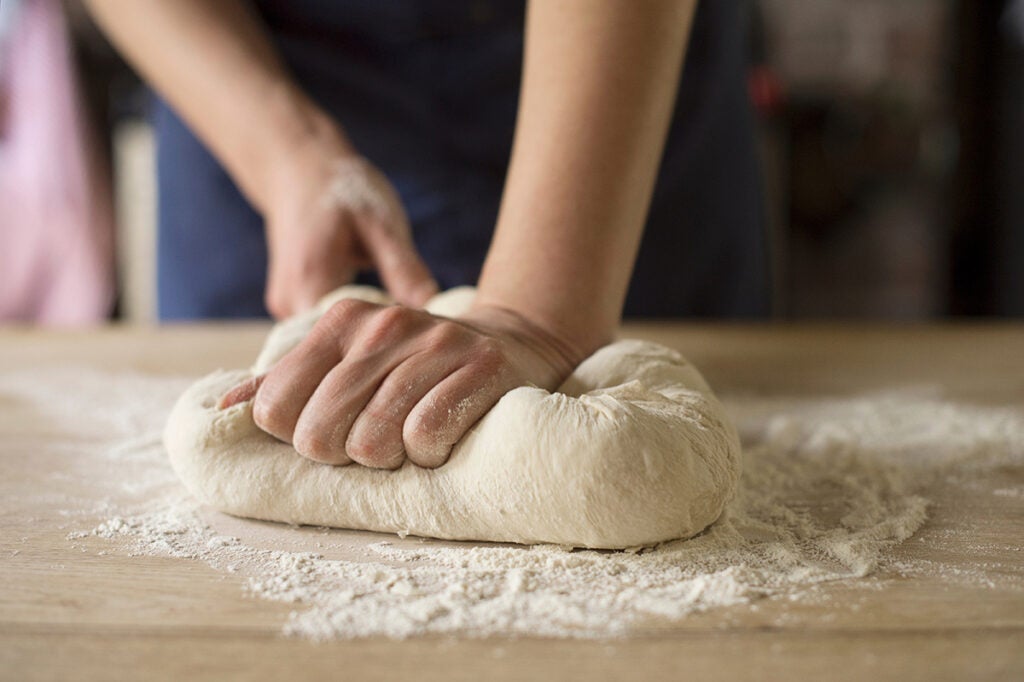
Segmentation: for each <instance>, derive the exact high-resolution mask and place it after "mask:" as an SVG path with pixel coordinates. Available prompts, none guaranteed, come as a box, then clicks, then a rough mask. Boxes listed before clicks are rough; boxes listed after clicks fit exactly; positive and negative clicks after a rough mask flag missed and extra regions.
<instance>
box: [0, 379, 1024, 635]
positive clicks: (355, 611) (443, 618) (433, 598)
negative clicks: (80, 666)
mask: <svg viewBox="0 0 1024 682" xmlns="http://www.w3.org/2000/svg"><path fill="white" fill-rule="evenodd" d="M186 383H187V381H185V380H176V379H175V380H172V379H158V378H152V377H143V376H137V375H127V374H122V375H115V376H111V375H109V374H100V373H95V372H91V371H84V372H83V371H70V370H68V371H53V372H51V373H48V374H46V375H44V376H40V375H39V374H38V373H34V374H33V375H31V376H29V375H28V374H27V373H26V374H25V375H24V376H21V375H16V374H8V375H6V376H2V377H0V392H2V393H0V395H3V397H4V400H5V403H6V404H8V405H14V406H16V407H17V406H20V408H19V409H34V410H36V411H37V412H41V413H45V414H47V415H50V420H51V423H53V424H54V425H60V429H59V432H62V433H68V434H76V436H75V438H74V439H72V438H71V437H70V436H69V437H68V439H65V440H64V441H61V439H60V438H59V437H58V438H52V437H51V438H50V439H49V441H48V442H53V443H55V445H54V446H53V452H52V453H49V454H50V455H51V456H53V457H57V458H58V459H57V460H54V461H59V462H61V463H62V466H61V467H58V468H55V474H54V476H59V477H69V476H72V477H77V478H78V479H80V480H84V481H86V482H88V486H86V487H88V488H91V489H92V490H95V491H97V493H96V494H97V495H101V497H94V498H91V499H89V500H82V499H73V498H70V497H66V498H65V499H66V504H67V505H69V506H68V514H69V515H72V516H73V515H75V514H76V513H77V512H75V510H76V509H78V510H84V511H82V512H80V516H81V517H82V518H80V519H79V521H78V526H71V527H70V529H71V530H72V531H73V532H71V533H70V534H69V539H70V540H71V541H72V542H74V543H76V544H77V545H80V546H82V547H84V548H87V549H88V550H90V551H95V550H97V548H98V547H99V551H100V552H101V553H108V552H110V553H113V552H125V551H127V552H129V553H133V554H142V555H163V556H172V557H181V558H182V559H186V560H198V561H203V562H206V563H207V564H209V565H210V566H212V567H214V568H215V569H217V570H219V571H224V572H225V573H230V574H234V575H237V576H240V578H239V581H240V582H241V583H244V585H245V589H246V590H247V591H248V592H249V593H251V594H252V595H254V596H255V597H258V598H263V599H270V600H277V601H284V602H288V603H290V604H293V605H294V607H293V608H294V610H293V611H292V614H291V617H290V618H289V620H288V622H287V623H286V624H285V625H284V631H285V632H286V633H289V634H293V635H299V636H306V637H311V638H316V639H329V638H336V637H344V638H349V637H363V636H379V635H383V636H388V637H396V638H401V637H409V636H416V635H422V634H439V633H444V634H460V635H469V636H487V635H523V636H525V635H540V636H555V637H610V636H621V635H628V634H630V633H634V632H638V631H640V630H643V629H644V628H647V627H656V626H657V625H658V624H659V623H663V622H665V620H666V619H667V620H669V621H672V620H678V619H681V618H684V617H685V616H687V615H688V614H692V613H695V612H699V611H705V610H708V609H714V608H717V607H723V606H729V605H749V606H747V608H757V602H758V601H759V600H762V599H791V600H801V599H803V600H808V599H815V598H816V595H817V594H819V588H820V586H821V585H822V584H823V583H825V582H829V581H836V580H852V581H853V582H854V583H856V582H857V581H856V580H855V579H857V578H861V577H864V576H868V575H870V574H872V573H873V572H879V571H880V572H886V571H888V572H897V573H899V572H903V573H906V572H907V571H910V572H911V573H912V572H913V571H914V570H924V567H921V566H917V567H915V566H911V565H908V564H907V563H906V562H897V561H896V560H895V559H894V558H893V555H892V553H891V552H890V550H891V549H892V548H893V547H894V546H895V545H896V544H898V543H900V542H901V541H904V540H906V539H907V538H909V537H910V536H911V535H913V534H914V532H915V531H916V530H917V529H918V528H920V527H921V525H922V524H923V523H924V522H925V519H926V516H927V509H928V503H927V502H926V500H925V499H924V498H923V497H922V496H921V492H922V491H923V490H925V489H926V487H927V486H928V485H929V484H931V483H934V482H942V481H945V482H946V483H948V482H949V481H950V480H954V481H956V480H958V481H961V482H968V481H970V480H971V477H972V476H975V475H977V474H978V473H979V472H984V471H986V470H993V469H995V468H997V467H1007V466H1010V467H1021V466H1022V465H1024V412H1021V411H1015V410H1010V409H999V408H986V407H978V406H969V405H964V404H957V403H953V402H950V401H947V400H944V399H943V398H942V397H941V394H940V393H939V392H938V391H934V390H926V389H922V390H908V391H896V392H886V393H876V394H870V395H861V396H857V397H853V398H832V399H822V400H817V401H804V400H784V399H779V398H767V397H756V396H747V397H743V398H735V397H734V398H732V399H730V398H729V397H728V396H725V400H724V402H725V404H726V406H727V408H728V409H729V411H730V413H731V414H732V416H733V418H734V419H735V421H736V424H737V425H738V427H739V429H740V432H741V434H742V437H743V441H744V450H745V454H744V473H743V479H742V483H741V487H740V492H739V496H738V497H737V499H736V500H734V502H733V503H732V504H731V505H730V507H729V509H728V511H727V514H726V515H725V516H724V517H723V518H722V519H721V520H720V521H719V522H718V523H716V524H715V525H714V526H712V527H711V528H709V529H708V530H707V531H706V532H705V533H703V534H701V535H699V536H698V537H696V538H694V539H692V540H689V541H685V542H675V543H668V544H666V545H662V546H660V547H658V548H655V549H651V550H643V551H638V552H633V553H630V552H596V551H570V550H567V549H564V548H559V547H550V546H545V547H534V548H526V547H519V546H500V545H490V546H487V545H484V546H480V545H460V544H458V543H445V542H437V541H423V540H418V539H415V538H404V539H403V538H397V537H391V538H389V537H385V536H380V535H374V534H370V533H352V532H347V533H346V532H339V531H330V530H327V529H310V528H303V529H289V528H287V527H284V526H276V525H273V524H263V523H259V522H251V521H241V520H228V519H226V518H225V517H221V516H220V515H217V514H215V513H212V512H209V511H208V510H202V509H199V508H197V505H196V504H195V503H194V502H193V501H191V500H190V499H189V498H188V496H187V494H186V493H185V492H184V490H183V489H182V488H181V487H180V484H178V482H177V480H176V478H175V476H174V473H173V472H172V471H171V469H170V467H169V465H168V464H167V462H166V459H165V456H164V453H163V451H162V449H161V446H160V430H161V428H162V427H163V421H164V418H165V417H166V414H167V411H168V409H169V408H170V406H171V404H172V402H173V400H174V399H175V398H176V397H177V396H178V394H179V393H180V391H181V390H182V388H183V387H184V386H185V384H186ZM55 431H57V429H56V427H55ZM76 489H79V490H80V489H82V486H79V487H77V488H76ZM1019 492H1020V491H1017V490H1016V489H1015V488H1014V489H1006V490H1001V491H996V493H995V494H1001V495H1016V494H1019ZM97 517H100V518H101V519H104V520H103V521H102V523H99V525H96V523H95V521H94V519H96V518H97ZM89 519H93V521H89ZM225 524H227V525H230V526H231V527H232V532H230V533H225V532H222V531H221V530H219V529H218V528H220V527H223V526H224V525H225ZM267 532H270V533H271V534H272V535H273V538H275V540H274V541H273V542H268V541H266V535H265V534H266V533H267ZM260 533H263V534H264V535H263V540H260ZM96 537H99V538H111V539H113V540H116V542H102V541H100V540H97V539H96ZM254 538H255V540H254ZM283 538H288V540H287V541H285V540H283ZM268 545H269V546H268ZM282 547H290V548H291V549H287V550H286V549H282ZM339 557H344V558H339Z"/></svg>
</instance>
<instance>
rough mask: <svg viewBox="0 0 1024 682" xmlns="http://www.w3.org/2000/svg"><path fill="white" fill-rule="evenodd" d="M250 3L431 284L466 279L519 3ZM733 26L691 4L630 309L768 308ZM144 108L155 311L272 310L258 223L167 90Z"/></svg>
mask: <svg viewBox="0 0 1024 682" xmlns="http://www.w3.org/2000/svg"><path fill="white" fill-rule="evenodd" d="M257 7H258V8H259V11H260V13H261V14H262V15H263V17H264V19H265V21H266V22H267V24H268V26H269V27H270V30H271V32H272V34H273V37H274V41H275V43H276V44H277V46H278V47H279V49H280V50H281V53H282V54H283V56H284V59H285V61H286V62H287V63H288V65H289V67H290V68H291V70H292V72H293V73H294V74H295V76H296V78H297V79H298V81H299V82H300V83H301V84H302V86H303V87H304V88H305V89H306V90H307V91H308V92H309V93H310V94H311V95H312V96H313V97H314V99H316V100H317V101H318V102H319V103H320V104H321V105H322V106H323V107H324V108H325V109H326V110H327V111H329V112H331V113H332V114H333V115H334V116H335V117H336V118H337V120H338V121H340V122H341V124H342V126H343V127H344V129H345V131H346V133H347V134H348V135H349V137H350V138H351V139H352V140H353V142H354V143H355V145H356V147H357V148H358V149H359V150H360V151H361V152H362V153H363V154H364V155H366V156H367V157H368V158H369V159H370V160H371V161H373V163H375V164H376V165H377V166H378V167H380V168H381V169H382V170H383V171H384V172H385V173H386V174H387V175H388V177H389V178H390V179H391V181H392V182H393V183H394V185H395V187H396V188H397V189H398V191H399V193H400V194H401V196H402V200H403V202H404V204H405V206H406V209H407V211H408V213H409V217H410V219H411V222H412V226H413V233H414V237H415V240H416V244H417V246H418V247H419V249H420V251H421V253H422V254H423V256H424V258H425V259H426V261H427V264H428V265H429V266H430V268H431V270H432V271H433V273H434V275H435V276H436V277H437V279H438V281H439V283H440V284H441V286H442V287H443V288H447V287H451V286H456V285H460V284H473V283H475V282H476V279H477V277H478V275H479V273H480V268H481V265H482V263H483V259H484V255H485V254H486V251H487V247H488V244H489V243H490V239H491V234H492V231H493V228H494V223H495V220H496V218H497V213H498V204H499V200H500V198H501V190H502V186H503V183H504V176H505V171H506V166H507V163H508V157H509V151H510V148H511V142H512V134H513V128H514V125H515V113H516V102H517V98H518V87H519V77H520V65H521V60H522V48H523V44H522V41H523V3H522V2H521V0H519V1H507V0H480V1H475V0H401V1H398V0H390V1H388V2H370V1H366V2H316V1H314V0H261V1H260V2H258V3H257ZM740 23H741V22H740V17H739V14H738V6H737V3H736V2H733V1H726V0H716V1H715V2H702V3H700V5H699V9H698V12H697V17H696V19H695V24H694V30H693V35H692V37H691V41H690V47H689V52H688V56H687V62H686V68H685V72H684V74H683V77H682V82H681V85H680V91H679V96H678V100H677V103H676V110H675V114H674V119H673V124H672V127H671V130H670V133H669V137H668V141H667V144H666V147H665V153H664V157H663V160H662V167H661V170H660V174H659V177H658V183H657V187H656V189H655V194H654V199H653V203H652V206H651V212H650V216H649V219H648V222H647V225H646V227H645V232H644V238H643V243H642V245H641V249H640V254H639V256H638V259H637V264H636V269H635V271H634V275H633V279H632V282H631V285H630V290H629V294H628V297H627V301H626V313H627V314H628V315H641V316H717V317H750V316H760V315H764V314H766V313H767V312H768V307H769V290H768V281H769V277H768V262H767V245H766V235H765V229H764V223H763V217H762V199H761V193H760V186H759V179H758V172H757V160H756V156H755V145H754V135H753V124H752V117H751V113H750V109H749V105H748V102H747V97H746V89H745V73H746V63H745V50H744V41H743V33H742V30H741V26H740ZM154 113H155V116H154V122H155V126H156V131H157V139H158V150H159V151H158V169H159V197H160V199H159V223H160V225H159V259H158V260H159V264H158V270H159V286H158V291H159V311H160V316H161V318H163V319H181V318H205V317H251V316H262V315H266V310H265V309H264V306H263V289H264V284H265V274H266V265H267V256H266V244H265V241H264V234H263V225H262V220H261V219H260V217H259V216H258V215H257V214H256V213H255V212H254V211H253V210H252V209H251V208H250V207H249V206H248V204H247V203H246V202H245V200H244V199H243V198H242V196H241V195H240V194H239V192H238V190H237V189H236V187H235V186H234V184H233V183H232V181H231V179H230V178H229V177H228V176H227V174H226V173H225V172H224V171H223V169H222V168H221V167H220V166H219V165H218V163H217V162H216V161H215V160H214V159H213V158H212V157H211V156H210V154H209V153H208V152H207V151H206V149H205V148H204V147H203V146H202V145H201V144H200V143H199V142H198V141H197V140H196V139H195V138H194V137H193V136H192V135H191V133H190V132H189V131H188V129H187V128H186V127H185V126H184V125H183V124H182V122H181V121H180V120H179V119H178V118H177V117H176V116H175V114H174V113H173V112H172V111H171V110H170V109H169V108H168V107H167V106H166V105H165V104H164V103H163V102H160V101H158V102H157V104H156V107H155V112H154ZM364 280H365V281H373V278H372V277H369V278H368V279H367V278H364Z"/></svg>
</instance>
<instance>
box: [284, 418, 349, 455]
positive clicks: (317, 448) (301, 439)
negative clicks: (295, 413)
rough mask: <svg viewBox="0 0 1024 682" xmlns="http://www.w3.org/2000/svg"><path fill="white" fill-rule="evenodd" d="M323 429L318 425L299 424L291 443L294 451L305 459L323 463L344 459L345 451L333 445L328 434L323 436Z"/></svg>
mask: <svg viewBox="0 0 1024 682" xmlns="http://www.w3.org/2000/svg"><path fill="white" fill-rule="evenodd" d="M324 431H325V429H323V428H321V427H319V426H304V425H300V426H299V427H298V428H296V429H295V436H294V438H293V442H292V445H293V446H294V448H295V451H296V452H298V453H299V454H300V455H302V456H303V457H305V458H306V459H311V460H313V461H315V462H323V463H325V464H338V463H341V462H343V461H345V459H346V457H345V453H344V452H339V451H338V449H337V448H335V447H333V443H332V439H331V438H330V436H327V437H324Z"/></svg>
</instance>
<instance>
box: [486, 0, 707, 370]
mask: <svg viewBox="0 0 1024 682" xmlns="http://www.w3.org/2000/svg"><path fill="white" fill-rule="evenodd" d="M694 6H695V0H645V1H644V2H639V3H637V2H631V1H629V0H615V1H607V2H593V1H591V0H559V1H557V2H556V1H555V0H544V1H542V2H536V1H535V2H531V4H530V6H529V11H528V16H527V38H526V56H525V61H524V68H523V87H522V93H521V95H520V106H519V115H518V121H517V127H516V138H515V144H514V146H513V152H512V160H511V163H510V166H509V174H508V179H507V181H506V186H505V193H504V197H503V199H502V206H501V211H500V214H499V218H498V226H497V231H496V234H495V238H494V241H493V243H492V245H491V250H490V252H489V254H488V257H487V261H486V263H485V267H484V271H483V274H482V275H481V278H480V297H479V301H480V303H481V304H490V305H497V306H500V307H504V308H509V309H511V310H513V311H515V312H517V313H519V314H522V315H524V316H525V317H527V318H528V319H529V320H530V321H532V322H534V323H536V324H539V325H540V326H542V327H544V328H546V329H549V330H551V331H553V332H554V333H555V334H556V335H558V336H560V337H562V338H563V339H565V340H566V341H568V342H569V343H571V344H573V345H574V346H575V347H577V348H580V349H581V350H584V351H586V352H589V351H591V350H593V349H594V348H596V347H597V346H599V345H601V344H603V343H605V342H607V341H609V340H610V338H611V335H612V333H613V331H614V329H615V327H616V326H617V324H618V322H619V318H620V316H621V311H622V305H623V301H624V299H625V294H626V289H627V287H628V284H629V279H630V275H631V272H632V267H633V262H634V260H635V258H636V251H637V248H638V245H639V241H640V235H641V232H642V229H643V224H644V222H645V219H646V215H647V211H648V207H649V204H650V197H651V194H652V192H653V188H654V182H655V178H656V175H657V169H658V165H659V161H660V158H661V152H662V148H663V145H664V140H665V136H666V134H667V130H668V123H669V120H670V118H671V113H672V107H673V104H674V101H675V93H676V84H677V83H678V80H679V70H680V68H681V64H682V59H683V53H684V51H685V45H686V41H687V37H688V35H689V29H690V23H691V20H692V15H693V9H694Z"/></svg>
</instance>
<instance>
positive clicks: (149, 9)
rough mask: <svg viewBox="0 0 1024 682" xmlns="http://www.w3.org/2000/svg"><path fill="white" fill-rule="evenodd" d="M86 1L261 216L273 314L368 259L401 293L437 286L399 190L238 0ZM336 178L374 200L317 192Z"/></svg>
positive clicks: (312, 298)
mask: <svg viewBox="0 0 1024 682" xmlns="http://www.w3.org/2000/svg"><path fill="white" fill-rule="evenodd" d="M87 2H88V4H89V8H90V10H91V12H92V14H93V16H94V17H95V18H96V20H97V22H98V23H99V24H100V26H101V27H102V28H103V29H104V31H105V32H106V33H107V35H108V36H109V37H110V38H111V40H112V41H113V43H114V44H115V45H116V46H117V47H118V48H119V49H120V50H121V52H122V53H124V55H125V56H126V57H127V58H128V60H129V61H130V62H131V63H132V64H133V65H134V66H135V68H136V69H138V70H139V72H140V73H141V74H142V75H143V77H144V78H145V79H146V80H147V81H148V82H149V83H150V84H151V85H152V86H153V87H154V88H155V89H156V90H157V91H159V92H160V93H161V94H162V95H163V96H164V98H165V99H167V100H168V102H170V104H171V105H172V106H173V107H174V109H175V110H176V111H177V112H178V113H179V114H180V115H181V116H182V118H184V119H185V121H186V122H187V123H188V125H189V127H190V128H191V129H192V130H193V131H194V132H195V133H196V134H197V135H198V137H200V138H201V139H202V140H203V142H204V143H205V144H206V146H207V147H208V148H209V149H210V150H211V151H212V152H213V154H214V155H215V156H216V157H217V158H218V159H219V160H220V162H221V164H222V165H224V167H225V168H226V169H227V171H228V173H229V174H230V175H231V177H232V178H233V179H234V181H235V183H236V184H237V185H238V187H239V189H240V190H241V191H242V192H243V194H245V196H246V198H247V199H248V200H249V202H250V203H251V204H252V205H253V206H254V207H255V208H256V210H257V211H259V212H260V213H261V214H262V215H263V217H264V219H265V221H266V227H267V242H268V247H269V256H270V272H269V274H268V285H267V294H266V299H267V306H268V308H269V309H270V310H271V312H273V313H274V314H276V315H278V316H285V315H289V314H292V313H294V312H297V311H299V310H301V309H303V308H306V307H309V306H311V305H313V304H314V303H315V302H316V301H317V299H318V298H319V297H320V296H322V295H323V294H325V293H327V292H328V291H330V290H332V289H334V288H335V287H337V286H340V285H342V284H346V283H347V282H349V281H351V279H352V277H353V276H354V275H355V272H356V271H357V269H359V268H361V267H365V266H368V265H375V266H376V267H377V269H378V270H379V271H380V273H381V276H382V278H383V280H384V282H385V284H386V285H387V286H388V288H389V290H390V291H391V293H392V295H394V296H395V297H396V298H397V299H398V300H400V301H402V302H403V303H407V304H419V303H422V302H423V301H424V300H425V299H426V298H427V297H429V296H430V294H432V293H434V292H435V291H436V286H435V285H434V283H433V280H432V279H431V277H430V273H429V272H428V271H427V269H426V266H425V265H423V263H422V261H421V260H420V258H419V256H418V255H417V254H416V251H415V248H414V247H413V244H412V239H411V237H410V232H409V227H408V222H407V219H406V217H405V212H404V210H403V209H402V206H401V202H400V201H399V199H398V196H397V193H395V191H394V189H393V188H392V187H391V185H390V184H389V183H388V181H387V179H386V178H384V176H383V175H382V174H381V173H380V172H379V171H377V170H376V169H375V168H374V167H373V166H372V165H371V164H370V163H369V162H368V161H366V160H365V159H362V158H361V157H359V155H358V153H357V151H356V150H355V149H354V148H353V146H352V145H351V144H350V142H349V141H348V139H347V138H346V136H345V134H344V131H343V130H342V128H341V125H340V124H339V123H338V122H336V121H334V120H332V119H331V118H330V116H328V115H327V114H326V113H325V112H324V111H322V110H321V109H320V108H319V107H318V106H317V105H316V104H315V103H314V102H313V101H312V99H310V98H309V97H308V96H307V95H306V94H305V93H304V92H303V91H302V90H301V89H300V88H299V87H298V85H297V84H296V83H295V82H294V80H293V78H292V76H291V74H290V73H289V72H288V71H287V69H286V68H285V66H284V65H283V63H282V62H281V59H280V58H279V56H278V54H277V52H276V51H275V49H274V46H273V44H272V43H271V41H270V38H269V36H268V34H267V31H266V29H265V27H264V26H263V25H262V23H261V22H260V20H259V17H258V16H257V15H256V14H255V12H254V11H253V10H252V7H251V6H250V5H249V4H248V3H247V2H243V1H242V0H215V1H210V0H87ZM339 173H344V174H345V179H344V181H343V182H341V183H339V182H338V179H339ZM339 186H340V187H346V186H347V187H360V188H369V189H370V190H371V191H372V194H373V198H374V201H372V202H369V203H368V202H367V201H366V196H365V195H366V194H367V193H366V192H363V193H362V195H360V196H352V197H345V196H333V198H332V200H328V201H325V199H327V197H329V196H331V192H332V188H337V187H339Z"/></svg>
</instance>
